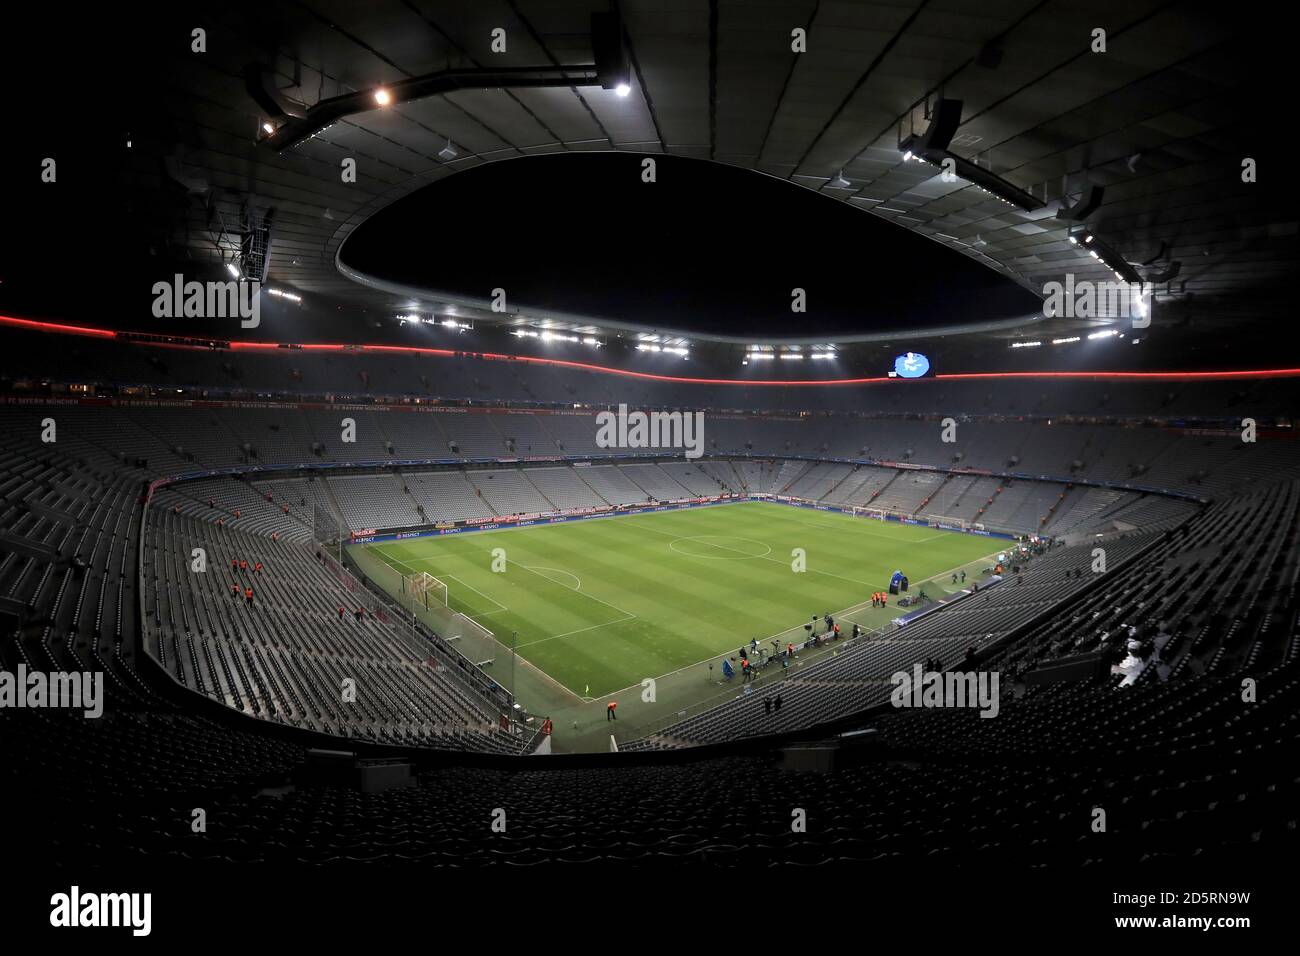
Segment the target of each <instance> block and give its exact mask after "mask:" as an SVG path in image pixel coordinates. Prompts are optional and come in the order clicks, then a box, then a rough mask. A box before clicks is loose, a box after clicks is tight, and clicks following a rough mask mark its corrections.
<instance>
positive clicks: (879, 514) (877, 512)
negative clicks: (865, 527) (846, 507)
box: [853, 505, 889, 521]
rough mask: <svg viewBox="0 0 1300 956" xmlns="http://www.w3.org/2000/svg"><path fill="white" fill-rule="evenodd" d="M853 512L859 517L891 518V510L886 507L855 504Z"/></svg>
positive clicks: (880, 519) (879, 519) (882, 519)
mask: <svg viewBox="0 0 1300 956" xmlns="http://www.w3.org/2000/svg"><path fill="white" fill-rule="evenodd" d="M853 514H854V516H855V517H858V518H875V519H876V520H877V521H885V520H887V519H888V518H889V512H888V511H886V510H885V509H884V508H864V507H862V506H861V505H854V506H853Z"/></svg>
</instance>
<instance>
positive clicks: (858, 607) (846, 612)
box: [583, 551, 997, 716]
mask: <svg viewBox="0 0 1300 956" xmlns="http://www.w3.org/2000/svg"><path fill="white" fill-rule="evenodd" d="M992 554H997V552H996V551H994V552H992ZM976 560H977V561H979V560H985V559H984V558H977V559H976ZM971 563H974V562H967V564H971ZM964 567H966V565H965V564H959V565H956V566H955V567H951V568H949V569H948V570H946V571H940V572H939V573H938V574H935V575H933V576H931V577H928V578H925V579H924V580H922V581H918V582H917V588H918V590H919V589H920V586H921V585H923V584H929V583H930V582H932V581H938V580H939V579H940V578H943V577H946V576H948V575H950V574H952V572H953V571H959V570H961V569H962V568H964ZM877 590H888V588H887V587H886V586H880V587H877ZM947 593H952V592H947ZM870 603H871V602H870V601H862V602H860V603H858V604H853V605H850V606H849V607H846V608H844V609H843V610H840V611H835V612H834V613H833V614H832V615H831V616H832V617H834V618H835V619H836V620H839V619H841V618H843V619H844V620H846V621H848V622H849V623H850V624H851V623H853V619H852V617H850V615H853V614H857V613H859V612H861V611H864V610H866V607H867V605H868V604H870ZM892 621H893V619H892V618H891V619H890V621H889V622H887V623H892ZM859 623H861V622H859ZM801 627H802V625H800V624H795V625H792V626H791V627H787V628H786V629H785V630H782V631H777V632H776V633H775V634H769V635H768V636H767V637H765V638H762V639H761V640H760V641H759V644H760V645H762V644H765V643H767V642H768V641H771V640H774V639H777V638H782V637H785V636H786V635H788V634H792V632H795V631H798V630H800V628H801ZM881 629H882V630H885V629H884V628H883V627H882V628H881ZM894 630H895V631H897V630H899V629H898V628H895V629H894ZM903 630H906V628H904V629H903ZM869 633H870V632H868V634H869ZM885 633H887V634H888V633H893V632H891V631H888V630H885ZM863 636H864V637H866V636H867V635H866V634H864V635H863ZM884 639H885V640H892V639H891V638H884ZM926 640H928V638H902V639H900V640H897V641H895V643H923V642H925V641H926ZM821 650H822V651H825V650H826V649H825V648H822V649H821ZM728 653H729V652H728V651H719V652H718V653H717V654H714V655H712V656H711V657H706V658H704V659H703V660H700V661H696V662H695V663H694V664H687V665H685V666H684V667H679V668H677V670H675V671H669V672H668V673H666V674H660V675H659V676H658V677H656V678H654V679H655V680H656V681H661V680H665V679H666V678H669V677H674V676H676V675H677V674H681V673H684V672H685V671H688V670H691V669H692V668H695V667H699V666H700V665H701V664H708V663H710V662H711V661H716V660H717V659H718V658H720V657H726V656H727V654H728ZM812 653H813V654H817V651H813V652H812ZM827 656H828V655H826V654H824V653H823V654H820V655H817V657H816V659H815V660H814V661H812V663H821V661H822V659H823V658H825V657H827ZM831 656H833V655H831ZM804 663H805V662H804V661H797V662H796V663H795V665H794V666H795V667H802V666H803V665H804ZM640 688H641V684H640V682H637V683H635V684H628V685H627V687H620V688H619V689H618V690H614V691H610V692H609V693H608V694H606V695H605V697H613V696H614V695H615V694H621V693H623V691H625V690H633V689H637V690H639V689H640ZM605 697H594V698H586V697H584V698H583V700H589V701H591V702H595V701H597V700H604V699H605ZM697 716H698V715H697Z"/></svg>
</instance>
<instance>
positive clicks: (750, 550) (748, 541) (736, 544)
mask: <svg viewBox="0 0 1300 956" xmlns="http://www.w3.org/2000/svg"><path fill="white" fill-rule="evenodd" d="M668 547H669V548H671V549H672V550H673V551H676V552H677V553H678V554H684V555H686V556H687V557H689V558H712V559H714V560H716V561H743V560H745V559H746V558H763V557H766V556H767V555H769V554H771V553H772V549H771V547H769V546H768V545H766V544H764V543H763V542H762V541H755V540H754V539H753V538H738V537H735V536H734V535H729V534H696V535H690V536H689V537H685V538H674V539H673V540H672V541H669V542H668ZM760 548H761V549H762V550H758V549H760Z"/></svg>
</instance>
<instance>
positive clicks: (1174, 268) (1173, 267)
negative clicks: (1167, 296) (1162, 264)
mask: <svg viewBox="0 0 1300 956" xmlns="http://www.w3.org/2000/svg"><path fill="white" fill-rule="evenodd" d="M1182 271H1183V264H1182V263H1181V262H1180V261H1179V260H1177V259H1175V260H1174V261H1173V262H1171V263H1169V268H1167V269H1166V270H1165V271H1164V272H1155V273H1152V274H1151V275H1148V276H1147V277H1146V279H1147V281H1148V282H1150V283H1152V284H1153V285H1159V284H1160V283H1161V282H1168V281H1169V280H1170V279H1172V278H1174V277H1175V276H1177V275H1178V273H1180V272H1182Z"/></svg>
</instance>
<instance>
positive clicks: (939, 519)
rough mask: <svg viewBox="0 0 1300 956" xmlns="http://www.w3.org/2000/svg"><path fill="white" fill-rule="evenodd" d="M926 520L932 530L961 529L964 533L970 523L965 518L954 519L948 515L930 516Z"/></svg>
mask: <svg viewBox="0 0 1300 956" xmlns="http://www.w3.org/2000/svg"><path fill="white" fill-rule="evenodd" d="M927 520H928V521H929V522H930V526H931V527H933V528H961V529H962V530H963V531H964V530H966V529H967V528H969V527H970V522H969V521H967V520H966V519H965V518H954V517H952V516H950V515H930V516H929V518H928V519H927Z"/></svg>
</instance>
